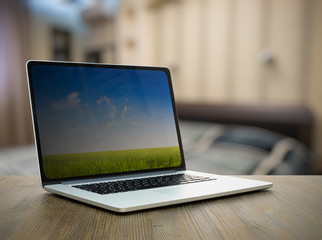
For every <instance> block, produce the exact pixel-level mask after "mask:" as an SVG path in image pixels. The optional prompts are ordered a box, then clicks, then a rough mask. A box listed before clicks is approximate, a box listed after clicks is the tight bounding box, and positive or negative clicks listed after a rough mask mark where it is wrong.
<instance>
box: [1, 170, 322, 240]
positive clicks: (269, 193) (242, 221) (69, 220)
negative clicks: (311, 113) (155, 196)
mask: <svg viewBox="0 0 322 240" xmlns="http://www.w3.org/2000/svg"><path fill="white" fill-rule="evenodd" d="M243 177H246V178H253V179H259V180H260V179H262V180H266V181H272V182H273V183H274V187H273V188H271V189H270V190H265V191H258V192H253V193H248V194H240V195H235V196H230V197H222V198H217V199H211V200H207V201H200V202H194V203H188V204H180V205H176V206H170V207H163V208H158V209H151V210H146V211H140V212H134V213H129V214H116V213H113V212H109V211H106V210H103V209H100V208H96V207H93V206H90V205H85V204H82V203H79V202H76V201H72V200H69V199H66V198H63V197H59V196H56V195H54V194H49V193H47V192H45V191H44V190H42V189H41V187H40V183H39V179H38V177H35V176H0V186H1V187H0V215H1V218H0V239H321V236H322V226H321V222H322V219H321V216H322V207H321V200H322V190H321V189H322V188H321V187H322V177H321V176H243Z"/></svg>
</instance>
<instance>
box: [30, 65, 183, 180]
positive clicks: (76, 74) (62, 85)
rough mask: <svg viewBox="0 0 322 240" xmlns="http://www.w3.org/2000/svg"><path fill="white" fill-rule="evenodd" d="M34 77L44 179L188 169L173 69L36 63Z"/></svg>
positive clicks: (37, 131)
mask: <svg viewBox="0 0 322 240" xmlns="http://www.w3.org/2000/svg"><path fill="white" fill-rule="evenodd" d="M28 73H29V84H30V91H31V99H32V105H33V114H34V115H33V116H34V123H35V132H36V138H37V146H38V153H39V155H40V156H39V159H40V168H41V171H42V174H43V175H44V177H45V178H47V179H49V180H50V179H66V178H75V177H82V176H83V177H84V176H99V175H102V174H112V173H124V172H134V171H144V170H151V169H154V170H155V169H165V168H166V169H168V168H174V167H178V166H181V165H182V164H183V160H182V152H181V149H180V143H179V141H180V140H179V137H178V134H177V123H176V120H175V113H174V110H173V94H172V88H171V81H170V75H169V72H168V70H167V69H165V68H152V67H130V66H114V65H98V64H70V63H57V62H56V63H55V62H54V63H53V62H37V61H33V62H29V63H28Z"/></svg>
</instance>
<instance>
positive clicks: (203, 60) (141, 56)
mask: <svg viewBox="0 0 322 240" xmlns="http://www.w3.org/2000/svg"><path fill="white" fill-rule="evenodd" d="M321 23H322V1H321V0H283V1H280V0H1V1H0V47H1V50H0V148H2V149H4V148H8V147H14V146H24V145H28V144H32V143H33V133H32V123H31V116H30V107H29V98H28V90H27V89H28V87H27V81H26V72H25V63H26V61H27V60H29V59H38V60H67V61H79V62H84V61H86V62H100V63H117V64H133V65H153V66H155V65H156V66H166V67H169V68H170V70H171V72H172V80H173V85H174V91H175V96H176V101H177V103H178V104H183V105H184V104H199V105H200V104H201V105H204V104H206V105H214V106H234V107H236V106H237V107H239V106H240V107H241V108H243V107H245V106H250V107H251V108H252V107H256V108H257V109H261V108H270V107H286V108H288V107H289V108H300V109H305V111H307V112H308V113H309V116H310V121H309V125H310V126H309V131H310V132H309V134H307V136H308V138H309V139H307V140H306V143H305V144H306V146H307V147H308V148H309V150H310V151H311V152H312V154H313V156H314V166H313V168H314V169H322V167H321V166H322V147H321V146H322V44H321V43H322V26H321ZM179 110H180V108H179ZM241 114H247V112H246V113H245V112H243V113H241ZM179 115H180V111H179ZM255 115H256V114H255ZM270 117H271V118H273V119H274V117H275V116H274V115H273V116H270ZM276 118H279V116H276ZM290 118H292V116H290ZM282 120H283V119H282ZM318 171H319V170H318Z"/></svg>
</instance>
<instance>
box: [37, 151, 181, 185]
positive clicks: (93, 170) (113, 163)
mask: <svg viewBox="0 0 322 240" xmlns="http://www.w3.org/2000/svg"><path fill="white" fill-rule="evenodd" d="M180 164H181V155H180V149H179V147H163V148H145V149H131V150H120V151H105V152H89V153H73V154H58V155H47V156H43V166H44V172H45V175H46V177H47V178H51V179H55V178H67V177H75V176H87V175H96V174H104V173H112V172H113V173H114V172H124V171H136V170H145V169H156V168H163V167H177V166H179V165H180Z"/></svg>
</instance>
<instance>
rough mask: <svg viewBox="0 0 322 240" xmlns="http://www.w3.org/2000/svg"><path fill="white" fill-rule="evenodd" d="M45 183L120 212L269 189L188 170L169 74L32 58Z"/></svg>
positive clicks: (33, 94) (37, 139) (32, 88)
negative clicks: (34, 59) (33, 59)
mask: <svg viewBox="0 0 322 240" xmlns="http://www.w3.org/2000/svg"><path fill="white" fill-rule="evenodd" d="M26 66H27V75H28V83H29V93H30V102H31V108H32V116H33V125H34V134H35V142H36V148H37V155H38V162H39V170H40V179H41V184H42V187H43V188H44V189H45V190H46V191H48V192H51V193H55V194H58V195H61V196H64V197H67V198H71V199H74V200H78V201H81V202H84V203H87V204H91V205H95V206H97V207H101V208H104V209H108V210H111V211H115V212H131V211H137V210H142V209H148V208H155V207H161V206H168V205H173V204H179V203H186V202H191V201H197V200H203V199H209V198H215V197H220V196H226V195H231V194H238V193H244V192H249V191H254V190H260V189H266V188H269V187H271V186H272V183H270V182H263V181H257V180H250V179H244V178H236V177H231V176H220V175H216V174H210V173H203V172H197V171H191V170H187V169H186V164H185V159H184V152H183V146H182V142H181V138H180V130H179V123H178V117H177V113H176V106H175V100H174V95H173V89H172V83H171V77H170V71H169V70H168V69H167V68H164V67H146V66H125V65H110V64H93V63H72V62H53V61H28V62H27V64H26Z"/></svg>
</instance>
